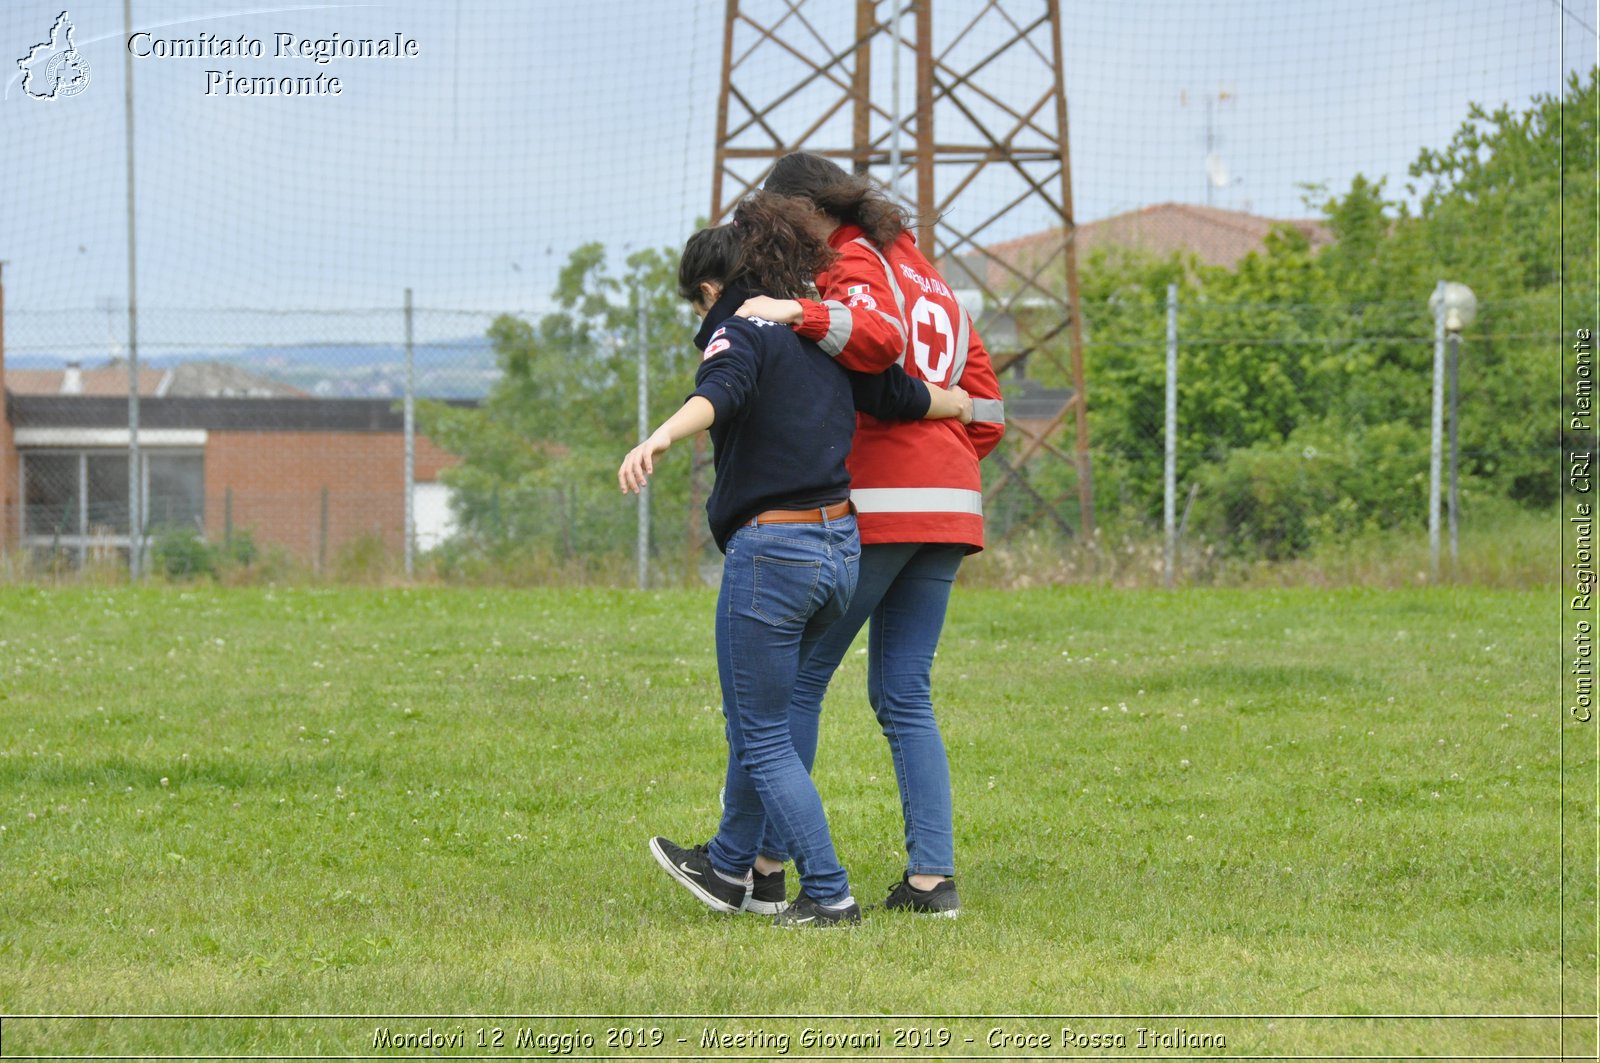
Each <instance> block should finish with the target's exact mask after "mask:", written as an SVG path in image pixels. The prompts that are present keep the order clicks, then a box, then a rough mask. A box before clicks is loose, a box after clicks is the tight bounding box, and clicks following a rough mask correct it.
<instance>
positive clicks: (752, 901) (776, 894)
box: [744, 867, 789, 915]
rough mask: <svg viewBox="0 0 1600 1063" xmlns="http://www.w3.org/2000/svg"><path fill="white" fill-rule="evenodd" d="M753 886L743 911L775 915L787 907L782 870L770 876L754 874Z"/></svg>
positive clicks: (757, 872)
mask: <svg viewBox="0 0 1600 1063" xmlns="http://www.w3.org/2000/svg"><path fill="white" fill-rule="evenodd" d="M754 878H755V886H754V888H753V889H751V890H750V896H749V898H748V899H747V900H746V901H745V902H744V910H745V911H747V912H754V913H755V914H756V915H777V914H778V913H779V912H781V911H783V910H784V909H785V908H787V907H789V901H788V897H789V895H788V893H787V892H785V889H784V885H783V868H781V867H780V868H778V870H776V871H774V872H773V873H772V874H770V875H763V874H762V873H761V872H759V871H756V872H754Z"/></svg>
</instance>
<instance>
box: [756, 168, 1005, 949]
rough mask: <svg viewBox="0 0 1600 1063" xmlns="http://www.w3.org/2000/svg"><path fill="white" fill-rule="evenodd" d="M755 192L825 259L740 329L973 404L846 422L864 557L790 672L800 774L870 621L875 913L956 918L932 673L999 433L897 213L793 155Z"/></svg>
mask: <svg viewBox="0 0 1600 1063" xmlns="http://www.w3.org/2000/svg"><path fill="white" fill-rule="evenodd" d="M764 188H765V190H766V191H768V192H775V193H777V194H779V195H784V196H794V197H798V198H801V199H805V200H808V201H809V202H810V203H811V204H812V205H813V206H814V207H815V208H816V209H817V211H818V220H819V224H821V225H824V226H825V227H826V230H827V232H828V244H829V246H831V247H832V248H833V249H834V250H835V251H837V252H838V258H837V259H835V260H834V262H833V263H832V264H831V265H829V266H828V268H827V269H826V270H825V271H824V272H822V273H820V274H818V275H817V292H818V295H819V297H820V298H819V299H817V300H809V299H773V298H764V297H763V298H755V299H751V300H750V301H749V302H747V303H746V304H745V305H744V306H742V307H741V308H740V310H739V314H740V315H741V316H754V317H761V318H765V319H767V320H769V321H777V322H782V323H784V324H789V325H792V326H793V327H794V330H795V331H796V332H797V333H798V334H799V335H800V336H801V337H802V338H804V339H810V340H813V341H815V342H816V343H817V345H818V346H820V347H821V348H822V349H823V351H825V352H826V353H827V354H829V355H830V356H832V357H833V358H835V359H836V360H838V362H839V363H840V364H841V365H843V366H844V367H845V368H847V369H855V370H862V371H866V372H877V371H881V370H883V369H885V368H887V367H889V366H891V365H895V364H898V365H900V366H901V367H902V368H903V369H904V370H905V371H906V372H907V373H909V374H910V375H912V376H913V377H916V378H918V379H920V380H925V381H927V382H928V383H930V384H939V385H943V386H944V387H953V386H957V385H959V386H960V387H962V388H964V389H965V390H966V391H967V392H968V393H969V394H970V395H971V396H972V406H973V416H972V421H971V423H970V424H966V425H963V424H960V423H958V422H956V421H950V420H944V421H910V422H901V421H894V422H891V421H880V420H877V419H876V418H873V417H871V416H868V415H866V414H859V415H858V416H857V423H856V436H855V446H854V448H853V449H852V450H851V453H850V458H849V462H848V466H849V470H850V477H851V490H850V499H851V501H852V502H854V503H855V506H856V511H857V520H858V521H859V526H860V532H861V542H862V546H863V549H862V554H861V568H860V580H859V583H858V586H857V590H856V594H855V598H854V600H853V601H852V602H851V606H850V609H849V610H848V611H847V612H846V614H845V615H844V617H843V618H842V619H840V620H839V621H838V622H837V623H836V624H834V626H833V627H832V628H830V629H829V631H828V632H827V633H826V634H825V635H824V636H823V638H822V640H821V641H820V642H819V643H818V644H817V646H816V647H815V649H814V650H813V651H812V653H811V655H810V656H809V658H808V659H807V661H806V662H805V663H804V664H803V665H802V666H801V669H800V675H799V678H798V680H797V682H796V684H795V690H794V700H793V702H792V704H791V706H790V715H789V719H790V730H791V734H792V736H793V739H794V744H795V748H796V749H797V751H798V752H799V754H800V757H801V760H802V761H803V762H804V763H805V765H806V767H807V768H808V769H809V768H810V767H811V765H812V763H813V761H814V760H815V757H816V747H817V724H818V720H819V718H820V716H821V712H822V697H823V695H824V694H825V693H826V692H827V688H828V681H829V679H831V678H832V676H833V673H834V670H835V669H837V668H838V666H839V662H840V661H841V660H842V659H843V657H844V654H845V652H846V651H847V650H848V649H849V647H850V644H851V643H852V642H853V641H854V639H855V636H856V634H857V632H859V631H860V630H861V627H862V625H863V624H866V623H867V622H868V620H869V619H870V621H871V628H870V631H869V634H868V641H867V654H868V657H867V696H868V699H869V700H870V701H871V703H872V708H873V711H874V712H876V713H877V717H878V722H879V724H880V726H881V727H882V729H883V734H884V737H885V738H887V739H888V740H889V749H890V752H891V754H892V756H893V760H894V770H895V778H896V781H897V782H898V783H899V786H900V802H901V808H902V811H903V812H904V814H905V836H906V854H907V858H908V860H907V866H906V871H905V874H904V875H903V876H902V878H901V880H900V882H898V883H896V884H895V886H894V887H893V888H892V889H891V891H890V893H889V897H888V900H887V901H886V902H885V907H887V908H901V909H907V910H910V911H916V912H927V913H934V914H940V915H946V916H952V917H953V916H955V915H956V913H957V911H958V910H959V907H960V902H959V900H958V898H957V894H956V889H955V882H954V878H953V876H954V875H955V853H954V832H953V829H952V823H951V803H950V767H949V762H948V759H947V758H946V755H945V749H944V740H943V737H942V736H941V735H940V733H939V725H938V723H937V722H936V721H935V719H934V713H933V700H932V684H931V672H932V668H933V655H934V650H935V649H936V648H937V647H938V644H939V635H940V633H941V631H942V629H943V626H944V615H945V609H946V607H947V605H948V604H949V600H950V588H951V586H952V584H954V582H955V577H956V571H957V569H958V568H960V566H961V559H962V558H963V557H964V556H965V555H967V554H969V553H974V552H976V551H978V550H981V549H982V548H983V494H982V489H981V483H980V480H979V473H978V462H979V460H980V459H982V458H983V457H984V456H985V455H987V454H988V453H989V452H990V451H991V450H993V449H994V448H995V445H996V444H998V443H999V442H1000V437H1001V436H1002V435H1003V434H1004V433H1005V412H1004V408H1003V407H1002V405H1001V400H1000V387H999V383H998V382H997V381H996V379H995V375H994V370H993V368H992V367H991V366H990V364H989V355H988V352H986V351H985V350H984V347H983V341H982V340H980V339H979V338H978V333H977V331H976V330H975V329H974V328H973V327H972V322H971V319H970V318H969V317H968V315H967V312H966V311H965V309H963V308H962V306H961V304H960V302H959V301H957V299H956V297H955V294H954V293H953V292H952V291H951V290H950V286H949V285H948V284H947V283H946V282H945V280H944V278H942V277H941V276H940V275H939V272H938V271H937V270H936V269H934V268H933V265H932V264H931V263H930V262H929V261H928V260H927V258H925V257H924V256H923V254H922V252H921V251H919V250H918V249H917V246H916V241H915V240H914V239H913V237H912V235H911V233H910V232H909V231H908V230H907V228H906V215H905V213H904V212H903V211H902V210H901V209H900V208H899V207H898V206H897V205H896V204H895V203H894V202H893V201H892V200H891V199H889V197H888V196H886V195H885V194H884V193H883V192H882V191H881V190H880V189H879V188H878V187H877V186H876V185H875V184H873V183H872V182H871V181H870V180H869V179H868V178H865V177H856V176H852V175H850V174H848V173H846V172H845V171H844V170H842V169H840V168H839V167H838V166H837V165H835V164H834V163H832V162H830V161H828V160H827V159H824V158H822V157H820V156H817V155H810V154H805V153H795V154H792V155H788V156H785V157H784V158H783V159H780V160H779V161H778V163H777V165H776V166H775V167H774V168H773V170H772V173H771V175H770V176H768V178H767V181H766V184H765V185H764ZM786 855H787V854H785V853H784V852H782V851H781V847H780V846H779V845H778V844H777V842H776V839H775V836H774V835H773V833H772V832H771V831H770V830H769V831H768V833H767V838H766V843H765V844H763V846H762V856H761V858H760V859H759V860H758V861H757V864H756V868H755V870H756V885H755V891H754V893H753V894H752V897H751V903H750V904H749V908H750V909H751V910H755V911H762V910H768V909H767V907H766V905H768V904H771V903H774V902H777V903H781V901H782V899H783V880H782V874H781V873H782V868H783V858H784V857H785V856H786Z"/></svg>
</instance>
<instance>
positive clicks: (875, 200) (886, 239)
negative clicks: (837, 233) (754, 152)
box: [761, 151, 910, 247]
mask: <svg viewBox="0 0 1600 1063" xmlns="http://www.w3.org/2000/svg"><path fill="white" fill-rule="evenodd" d="M761 187H762V189H763V190H764V191H767V192H775V193H777V194H778V195H780V196H798V197H799V198H801V199H804V200H806V201H808V202H810V203H811V204H812V205H813V206H815V207H816V208H817V209H819V210H821V211H823V212H825V213H827V214H830V215H832V216H833V217H835V218H838V219H839V220H840V221H842V222H844V223H846V224H847V225H856V226H859V227H860V228H861V231H862V232H864V233H866V234H867V236H868V237H869V238H871V240H872V242H873V243H875V244H877V245H878V246H879V247H888V246H889V245H890V244H892V243H894V242H895V240H896V239H897V238H898V237H899V236H900V234H901V233H902V232H904V231H905V230H906V229H907V228H908V227H909V226H910V219H909V218H908V216H907V215H906V212H905V211H904V210H902V209H901V208H900V205H899V204H897V203H896V202H895V201H894V200H892V199H890V198H889V196H888V194H887V193H885V192H884V191H883V189H882V188H880V187H879V186H878V184H877V183H876V182H875V181H873V180H872V178H870V177H867V176H866V175H864V174H852V173H847V172H846V171H845V170H844V169H843V168H841V167H840V166H839V165H838V164H837V163H835V162H833V161H832V160H830V159H825V158H823V157H822V156H821V155H812V154H811V153H810V152H805V151H796V152H791V153H790V154H788V155H785V156H784V157H783V158H781V159H779V160H778V162H777V164H776V165H775V166H773V167H772V173H770V174H768V175H767V180H766V183H765V184H763V185H762V186H761Z"/></svg>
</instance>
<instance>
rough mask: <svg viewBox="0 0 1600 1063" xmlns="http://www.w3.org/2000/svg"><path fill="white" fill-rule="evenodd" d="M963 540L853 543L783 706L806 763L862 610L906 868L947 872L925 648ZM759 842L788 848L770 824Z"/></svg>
mask: <svg viewBox="0 0 1600 1063" xmlns="http://www.w3.org/2000/svg"><path fill="white" fill-rule="evenodd" d="M966 552H967V548H966V547H965V546H962V545H960V544H949V543H883V544H874V545H872V546H868V547H866V548H865V549H864V550H863V551H862V552H861V581H860V585H859V586H858V587H857V588H856V595H855V599H854V600H853V601H852V602H851V603H850V608H849V610H848V611H847V612H846V613H845V615H844V617H843V618H842V619H840V621H839V622H838V623H836V624H834V625H833V626H832V627H830V628H829V629H828V630H827V631H826V632H825V633H824V634H823V636H822V638H821V639H819V640H818V641H817V644H816V646H815V647H814V648H813V649H812V650H811V654H810V656H809V657H806V658H805V661H804V663H803V664H802V665H801V667H800V675H799V677H798V678H797V679H796V680H795V684H794V699H793V701H792V702H791V703H790V706H789V732H790V736H791V740H792V741H793V743H794V747H795V750H796V751H797V753H798V755H799V757H800V760H801V762H802V763H803V764H804V765H805V766H806V768H807V770H810V768H811V766H812V764H813V763H815V761H816V756H817V727H818V723H819V720H820V718H821V716H822V696H823V695H824V694H826V693H827V692H828V681H829V680H830V679H832V678H833V673H834V671H835V670H836V669H837V668H838V667H839V662H840V661H842V660H843V659H844V655H845V653H847V652H848V651H849V649H850V644H851V643H852V642H854V641H855V637H856V633H857V632H859V631H860V630H861V628H862V625H864V624H865V623H866V622H867V621H868V619H871V621H872V628H871V630H870V632H869V633H868V636H867V700H868V701H869V702H871V704H872V710H873V712H875V713H877V716H878V725H879V727H880V728H882V730H883V736H884V737H885V738H887V739H888V740H889V752H890V755H891V757H892V758H893V761H894V774H895V781H896V782H897V783H899V785H900V809H901V811H902V813H903V814H904V816H905V826H906V857H907V866H906V872H907V873H908V874H912V875H954V874H955V873H956V869H955V832H954V829H953V827H952V818H951V810H950V762H949V760H948V758H947V757H946V756H945V750H944V738H943V736H942V735H940V733H939V724H938V722H937V721H936V720H935V719H934V718H933V681H932V672H933V653H934V650H936V649H937V648H938V646H939V635H940V633H941V632H942V631H943V630H944V614H945V609H946V607H947V606H948V605H949V604H950V588H951V586H952V585H953V584H954V583H955V579H956V570H957V569H959V568H960V567H961V559H962V558H963V557H965V556H966ZM761 851H762V853H764V854H765V855H767V856H770V857H772V858H773V859H775V860H782V859H784V858H785V857H786V855H787V854H788V849H787V844H786V843H785V842H784V840H783V836H782V834H781V832H775V831H772V830H769V831H768V832H767V834H766V835H765V837H764V838H763V839H762V845H761Z"/></svg>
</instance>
